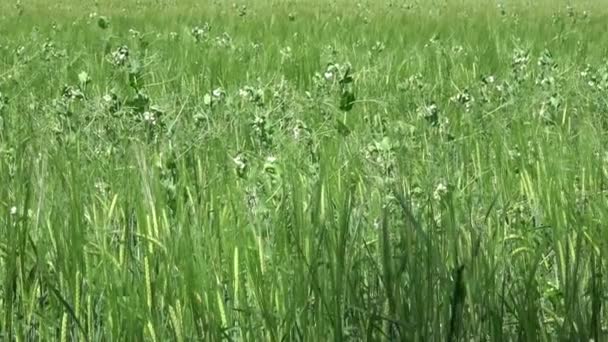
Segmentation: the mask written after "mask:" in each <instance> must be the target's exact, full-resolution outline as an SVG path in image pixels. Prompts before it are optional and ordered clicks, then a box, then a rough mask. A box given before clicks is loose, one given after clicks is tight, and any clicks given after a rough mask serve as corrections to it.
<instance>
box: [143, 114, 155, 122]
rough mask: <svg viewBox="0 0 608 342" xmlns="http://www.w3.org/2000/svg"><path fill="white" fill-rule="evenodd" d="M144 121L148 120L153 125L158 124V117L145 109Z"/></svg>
mask: <svg viewBox="0 0 608 342" xmlns="http://www.w3.org/2000/svg"><path fill="white" fill-rule="evenodd" d="M144 121H146V122H148V123H149V124H151V125H156V117H155V116H154V113H152V112H149V111H145V112H144Z"/></svg>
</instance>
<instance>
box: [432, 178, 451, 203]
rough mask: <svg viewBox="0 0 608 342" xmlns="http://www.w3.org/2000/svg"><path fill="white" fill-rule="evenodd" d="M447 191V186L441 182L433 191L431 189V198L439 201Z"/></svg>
mask: <svg viewBox="0 0 608 342" xmlns="http://www.w3.org/2000/svg"><path fill="white" fill-rule="evenodd" d="M447 193H448V187H447V186H446V185H445V184H443V182H441V183H439V184H437V187H436V188H435V191H433V198H434V199H435V200H436V201H440V200H441V199H443V198H444V197H445V195H447Z"/></svg>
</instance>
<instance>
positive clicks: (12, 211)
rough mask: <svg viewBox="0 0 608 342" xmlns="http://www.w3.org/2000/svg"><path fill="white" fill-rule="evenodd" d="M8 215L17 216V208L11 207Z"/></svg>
mask: <svg viewBox="0 0 608 342" xmlns="http://www.w3.org/2000/svg"><path fill="white" fill-rule="evenodd" d="M10 213H11V215H17V207H14V206H13V207H11V210H10Z"/></svg>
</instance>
